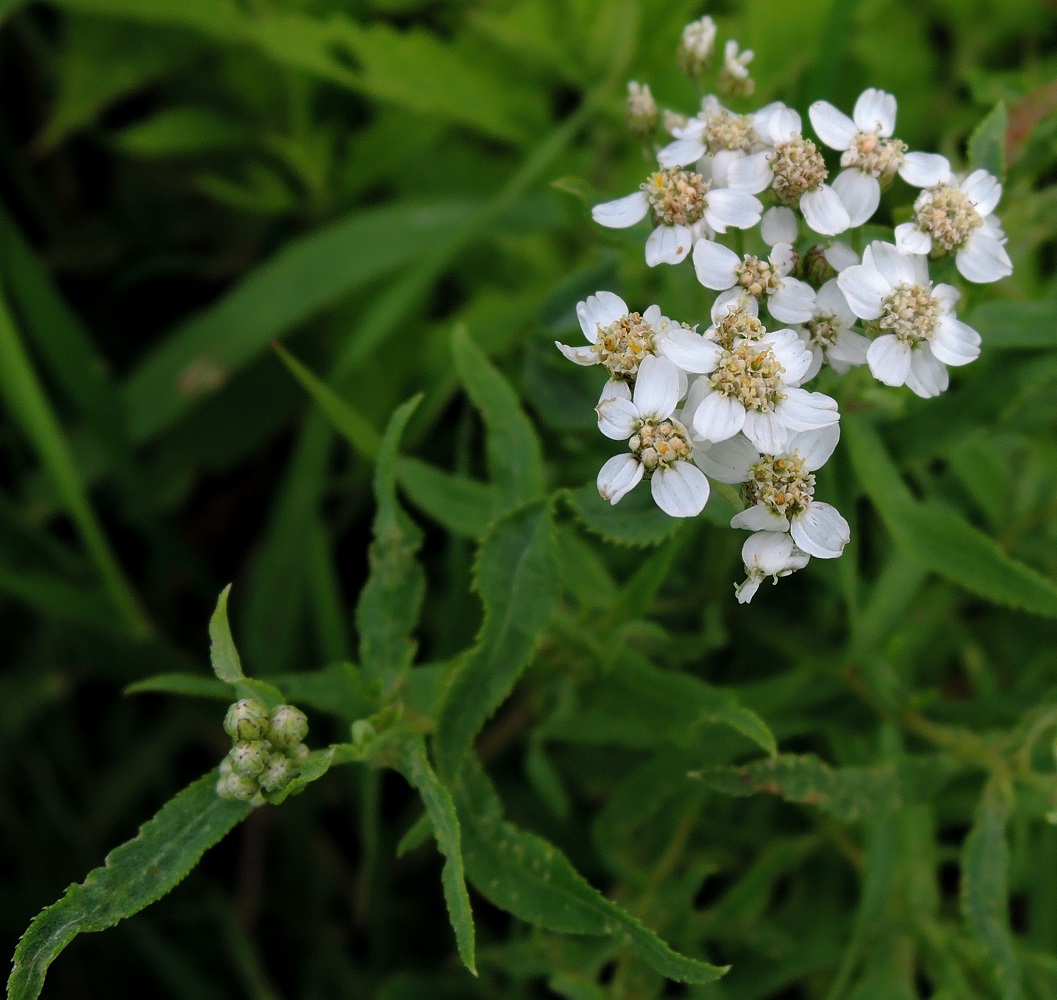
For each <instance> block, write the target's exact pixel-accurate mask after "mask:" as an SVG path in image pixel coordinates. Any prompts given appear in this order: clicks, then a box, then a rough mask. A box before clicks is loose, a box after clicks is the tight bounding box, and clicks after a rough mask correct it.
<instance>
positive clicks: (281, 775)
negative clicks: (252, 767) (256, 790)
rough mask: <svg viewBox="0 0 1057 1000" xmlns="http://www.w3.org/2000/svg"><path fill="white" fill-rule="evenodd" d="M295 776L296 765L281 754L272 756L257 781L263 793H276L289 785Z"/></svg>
mask: <svg viewBox="0 0 1057 1000" xmlns="http://www.w3.org/2000/svg"><path fill="white" fill-rule="evenodd" d="M296 775H297V765H296V764H294V763H293V761H291V760H290V759H289V758H287V757H284V756H283V755H282V754H279V753H277V754H273V755H272V757H271V759H270V760H269V761H268V766H267V767H266V768H265V769H264V771H263V772H261V776H260V777H259V778H258V779H257V780H258V781H259V782H260V786H261V789H262V790H263V791H265V792H277V791H279V790H280V789H281V788H285V787H286V786H287V785H288V784H290V780H291V779H292V778H294V777H296Z"/></svg>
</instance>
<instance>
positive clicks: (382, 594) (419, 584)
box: [356, 396, 426, 690]
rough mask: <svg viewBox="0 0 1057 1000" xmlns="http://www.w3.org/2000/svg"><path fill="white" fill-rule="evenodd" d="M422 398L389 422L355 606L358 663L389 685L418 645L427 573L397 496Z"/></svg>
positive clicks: (418, 539)
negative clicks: (399, 468)
mask: <svg viewBox="0 0 1057 1000" xmlns="http://www.w3.org/2000/svg"><path fill="white" fill-rule="evenodd" d="M421 398H422V397H421V396H416V397H415V398H413V399H410V400H408V401H407V402H406V403H404V404H403V406H401V407H399V408H398V409H397V411H396V412H395V413H394V414H393V416H392V419H391V420H390V421H389V426H388V427H387V428H386V431H385V437H384V438H383V439H382V444H381V447H380V449H379V452H378V464H377V466H376V467H375V472H374V497H375V502H376V503H377V504H378V511H377V513H376V514H375V516H374V539H373V540H372V541H371V547H370V549H369V550H368V560H369V563H370V576H369V577H368V578H367V583H366V584H365V585H364V588H363V590H362V591H361V593H360V600H359V603H358V604H357V606H356V627H357V629H358V630H359V633H360V667H361V669H362V670H363V676H364V678H365V679H366V680H367V681H368V682H371V681H377V682H380V683H381V684H382V686H383V688H385V689H386V690H390V689H392V687H393V685H394V684H395V683H396V682H397V681H398V680H399V679H400V678H401V677H402V676H403V675H404V674H405V673H406V672H407V669H408V667H410V666H411V663H412V662H413V661H414V658H415V650H416V649H417V648H418V644H417V643H416V642H415V641H414V640H413V639H412V638H411V631H412V630H413V629H414V627H415V625H416V624H417V623H418V616H419V612H420V610H421V608H422V598H423V595H424V594H425V589H426V578H425V574H424V573H423V572H422V567H421V566H420V565H419V563H418V560H417V559H416V557H415V554H416V553H417V552H418V550H419V547H420V546H421V544H422V532H421V531H420V530H419V528H418V526H417V525H416V524H415V522H414V521H412V520H411V518H409V517H408V516H407V514H405V513H404V511H403V509H402V508H401V506H400V504H399V503H398V502H397V499H396V455H397V448H398V447H399V444H400V435H401V434H402V433H403V431H404V427H405V426H406V425H407V422H408V420H409V419H410V418H411V414H412V413H413V412H414V410H415V407H416V406H418V403H419V401H420V399H421Z"/></svg>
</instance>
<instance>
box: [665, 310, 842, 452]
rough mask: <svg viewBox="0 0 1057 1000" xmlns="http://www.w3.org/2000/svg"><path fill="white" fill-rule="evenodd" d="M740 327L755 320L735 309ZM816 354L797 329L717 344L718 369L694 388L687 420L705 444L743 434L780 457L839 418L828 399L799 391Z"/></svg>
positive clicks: (685, 411) (689, 401) (761, 448)
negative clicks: (800, 436) (799, 437)
mask: <svg viewBox="0 0 1057 1000" xmlns="http://www.w3.org/2000/svg"><path fill="white" fill-rule="evenodd" d="M728 315H729V316H731V317H733V318H734V319H735V320H738V321H740V322H741V323H743V324H744V323H748V321H749V320H751V319H752V317H750V316H748V314H747V313H745V312H744V311H741V312H739V311H737V310H734V311H732V312H731V313H730V314H728ZM811 361H812V357H811V352H810V351H809V350H807V348H805V347H804V345H803V343H802V342H801V340H800V338H799V336H798V335H797V334H796V333H795V332H794V331H793V330H773V331H769V332H768V331H766V330H763V332H762V333H761V334H759V335H758V336H750V337H742V336H738V337H735V338H734V339H733V340H732V341H729V342H725V343H717V344H716V361H715V365H714V367H713V368H712V369H711V371H709V372H708V373H707V374H705V375H704V376H703V377H701V378H699V379H697V380H696V381H695V382H694V383H692V384H691V386H690V391H689V393H688V394H687V398H686V405H685V408H684V419H686V420H687V422H689V423H691V425H692V426H693V429H694V434H695V435H696V436H697V437H698V438H700V439H701V440H704V441H725V440H726V439H727V438H730V437H733V436H734V435H735V434H737V433H738V432H739V431H741V432H743V433H744V434H745V436H746V437H747V438H748V439H749V440H750V441H751V442H752V443H753V444H754V445H755V446H756V447H757V448H759V449H760V451H763V452H768V453H772V454H773V453H775V452H780V451H781V450H782V449H783V448H784V447H785V443H786V441H787V440H788V438H789V436H790V435H791V434H793V433H795V432H797V431H804V430H810V429H812V428H818V427H828V426H829V425H830V424H835V423H836V422H837V421H838V420H839V419H840V414H839V413H838V412H837V403H836V401H835V400H833V399H831V398H830V397H829V396H824V395H822V394H821V393H818V392H808V391H806V390H805V389H801V388H799V385H800V382H801V380H802V379H803V377H804V375H805V374H806V372H807V370H808V368H809V367H810V366H811Z"/></svg>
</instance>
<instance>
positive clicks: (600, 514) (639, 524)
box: [565, 483, 679, 546]
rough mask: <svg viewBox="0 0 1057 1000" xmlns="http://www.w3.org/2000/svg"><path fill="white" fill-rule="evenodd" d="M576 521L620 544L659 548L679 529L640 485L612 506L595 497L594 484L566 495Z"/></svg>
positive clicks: (674, 520)
mask: <svg viewBox="0 0 1057 1000" xmlns="http://www.w3.org/2000/svg"><path fill="white" fill-rule="evenodd" d="M565 495H566V497H567V498H568V500H569V503H570V506H571V507H572V511H573V513H574V514H575V515H576V517H577V520H578V521H579V522H580V523H581V524H582V525H583V526H584V527H585V528H587V530H588V531H590V532H592V533H593V534H595V535H598V536H600V537H601V538H604V539H605V540H606V541H608V542H616V543H618V544H620V545H636V546H648V545H659V544H660V543H661V542H663V541H664V540H665V539H667V538H671V536H672V535H673V534H674V532H675V531H676V529H677V528H678V527H679V521H678V519H677V518H674V517H669V516H668V515H667V514H665V513H664V511H662V510H661V509H660V508H659V507H658V506H657V504H656V503H654V500H653V497H652V496H651V494H650V491H649V489H647V488H644V487H643V486H642V485H641V484H640V487H639V489H635V490H632V491H631V492H630V493H629V494H628V495H627V496H625V497H624V498H623V499H622V500H621V501H620V502H619V503H617V504H611V503H609V502H608V501H606V500H603V499H602V498H601V497H600V496H599V495H598V488H597V487H596V486H595V484H594V483H590V484H588V485H587V486H582V487H580V489H578V490H570V491H568V492H567V493H566V494H565Z"/></svg>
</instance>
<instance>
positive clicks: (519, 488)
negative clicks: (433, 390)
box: [452, 328, 543, 514]
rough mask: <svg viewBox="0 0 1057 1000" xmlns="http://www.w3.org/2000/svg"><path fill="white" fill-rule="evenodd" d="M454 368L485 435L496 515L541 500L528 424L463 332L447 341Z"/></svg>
mask: <svg viewBox="0 0 1057 1000" xmlns="http://www.w3.org/2000/svg"><path fill="white" fill-rule="evenodd" d="M452 349H453V350H454V353H455V367H456V369H457V370H458V373H459V379H460V380H461V381H462V383H463V385H464V386H466V391H467V393H468V394H469V396H470V399H472V400H473V404H474V406H476V407H477V409H478V410H480V411H481V418H482V419H483V420H484V425H485V430H486V431H487V443H486V453H487V458H488V475H489V477H490V478H491V480H492V482H493V483H494V484H495V486H496V490H497V491H498V498H497V501H498V509H497V511H496V513H498V514H501V513H504V512H505V511H508V510H513V509H514V508H515V507H520V506H522V505H523V504H526V503H529V502H531V501H533V500H536V499H538V498H539V497H540V496H541V495H542V494H543V458H542V455H541V453H540V444H539V439H538V438H537V437H536V432H535V430H534V429H533V427H532V422H531V421H530V420H529V419H528V417H526V416H525V413H524V411H523V410H522V409H521V404H520V402H519V401H518V397H517V394H516V393H515V392H514V390H513V389H511V388H510V386H509V384H508V383H507V381H506V379H504V378H503V376H502V375H500V374H499V371H498V369H496V368H495V366H494V365H493V364H492V363H491V362H490V361H489V360H488V359H487V358H486V357H485V356H484V354H482V353H481V351H480V350H479V349H478V348H477V346H476V345H475V344H474V343H473V341H472V340H470V338H469V337H468V336H467V335H466V331H465V330H464V329H461V328H460V329H457V330H456V331H455V334H454V336H453V337H452Z"/></svg>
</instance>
